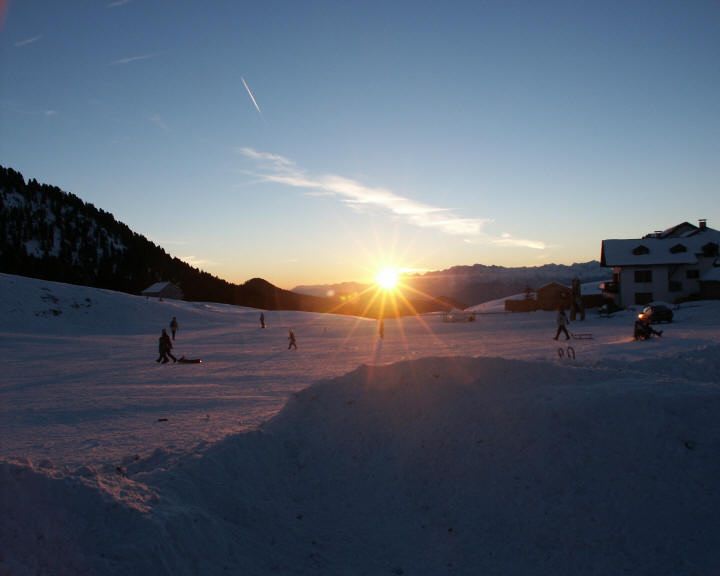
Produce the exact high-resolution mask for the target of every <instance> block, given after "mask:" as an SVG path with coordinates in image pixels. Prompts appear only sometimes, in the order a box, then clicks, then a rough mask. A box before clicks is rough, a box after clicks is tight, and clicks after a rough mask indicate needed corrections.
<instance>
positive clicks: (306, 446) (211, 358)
mask: <svg viewBox="0 0 720 576" xmlns="http://www.w3.org/2000/svg"><path fill="white" fill-rule="evenodd" d="M48 295H52V296H53V297H54V298H56V299H57V301H53V300H48V298H47V296H48ZM86 298H89V299H90V303H91V304H90V305H89V306H87V307H85V308H83V307H82V306H80V307H76V306H75V304H79V305H81V303H82V302H87V301H86V300H85V299H86ZM50 306H52V307H53V308H52V309H55V310H60V311H61V312H60V314H55V313H52V312H51V313H49V314H45V313H43V312H44V311H45V310H46V309H48V308H49V307H50ZM46 307H47V308H46ZM11 312H12V313H11ZM111 314H112V315H114V316H113V320H112V321H109V322H108V321H106V319H105V316H106V315H111ZM173 315H175V316H177V317H178V320H179V321H180V325H181V327H180V332H179V334H178V340H177V341H176V352H177V353H178V354H181V353H186V354H188V355H201V356H202V357H203V359H204V360H205V362H204V363H203V364H201V365H194V366H180V365H172V364H170V365H165V366H160V365H157V364H156V363H155V362H154V359H155V353H156V338H157V333H158V332H159V329H160V327H162V326H165V325H167V322H168V321H169V319H170V318H171V317H172V316H173ZM258 315H259V313H258V312H257V311H255V310H251V309H240V308H233V307H226V306H217V305H203V304H192V303H184V302H169V301H165V302H154V301H145V300H144V299H142V298H136V297H132V296H127V295H124V294H114V293H111V292H101V291H95V290H89V289H83V288H79V287H74V286H66V285H57V284H51V283H46V282H39V281H35V280H29V279H25V278H19V277H11V276H7V275H0V343H2V346H3V349H4V350H3V356H4V357H5V358H9V359H10V361H8V362H7V363H6V364H5V365H4V366H3V369H4V372H3V374H4V376H6V377H4V378H3V379H2V381H1V382H0V411H1V412H0V456H2V458H3V459H4V461H3V462H2V463H0V543H1V545H2V549H1V553H0V574H3V573H9V574H13V575H15V574H18V575H24V574H56V573H64V574H173V575H176V574H224V573H236V574H239V573H241V574H250V575H252V574H273V573H276V574H389V575H392V574H427V575H435V574H568V575H570V574H573V575H574V574H598V575H600V574H602V575H606V574H621V573H623V574H661V575H663V574H667V575H671V574H672V575H682V574H688V575H690V574H713V573H717V572H718V571H720V552H718V550H717V547H716V546H715V543H716V542H717V540H718V538H719V537H720V528H719V527H718V523H717V521H716V518H717V516H718V513H719V512H720V492H719V491H718V490H717V487H716V485H717V480H718V478H720V459H718V458H717V454H718V450H720V418H719V417H718V416H720V385H719V382H720V361H718V358H719V357H720V330H718V328H719V327H720V306H718V303H699V304H694V305H692V306H690V305H688V306H687V307H686V308H681V309H680V310H678V311H677V314H676V318H677V322H676V323H673V324H671V325H668V326H666V327H664V330H665V333H664V336H663V338H661V339H655V340H652V341H648V342H634V341H632V340H631V339H630V337H629V336H630V333H631V330H632V313H631V312H627V313H622V314H620V315H617V316H615V317H613V318H610V319H600V318H597V317H594V316H593V317H589V318H588V320H587V321H586V322H585V323H583V324H582V325H580V324H579V323H578V324H573V325H571V330H573V331H575V332H584V333H592V334H593V336H594V338H593V339H592V340H573V341H571V342H570V343H571V344H572V345H573V346H574V349H575V351H576V353H577V360H574V361H572V360H569V359H568V358H567V355H564V357H563V359H562V360H561V359H559V358H558V355H557V350H558V348H559V347H562V348H563V350H566V344H567V343H565V342H562V343H558V342H555V341H553V340H552V339H551V336H552V335H553V333H554V327H553V315H552V314H551V313H542V312H536V313H532V314H515V315H482V316H480V317H478V320H477V321H476V322H474V323H467V324H444V323H442V321H441V318H440V317H439V316H432V315H431V316H426V317H422V318H416V319H411V318H406V319H403V320H400V321H386V326H385V340H384V341H380V340H379V339H378V337H377V334H376V326H375V324H374V323H373V322H371V321H367V320H357V319H353V318H345V317H334V316H322V315H312V314H302V313H285V314H280V313H277V314H272V315H269V316H268V314H267V313H266V317H267V318H268V322H269V328H268V329H266V330H264V331H263V330H260V328H259V325H258V322H257V316H258ZM289 326H292V327H293V329H294V330H295V332H296V333H297V335H298V344H299V350H298V351H297V352H295V351H287V350H286V349H285V348H286V345H287V341H286V340H285V336H286V329H287V327H289ZM473 356H475V357H473ZM358 365H361V366H359V367H358ZM313 382H314V383H313ZM261 422H262V425H259V424H260V423H261Z"/></svg>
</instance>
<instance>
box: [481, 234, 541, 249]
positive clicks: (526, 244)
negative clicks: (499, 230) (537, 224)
mask: <svg viewBox="0 0 720 576" xmlns="http://www.w3.org/2000/svg"><path fill="white" fill-rule="evenodd" d="M491 242H492V243H493V244H495V245H496V246H512V247H518V248H532V249H533V250H545V249H546V248H547V244H545V242H540V241H538V240H527V239H525V238H515V237H513V236H512V235H511V234H507V233H505V234H503V235H502V236H500V238H494V239H493V240H491Z"/></svg>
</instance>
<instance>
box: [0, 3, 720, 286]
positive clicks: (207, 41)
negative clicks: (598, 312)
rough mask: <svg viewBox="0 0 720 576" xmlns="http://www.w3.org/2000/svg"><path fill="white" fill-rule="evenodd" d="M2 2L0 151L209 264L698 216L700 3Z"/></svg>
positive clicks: (532, 243)
mask: <svg viewBox="0 0 720 576" xmlns="http://www.w3.org/2000/svg"><path fill="white" fill-rule="evenodd" d="M3 11H4V15H2V14H0V23H2V22H3V20H4V23H2V24H0V25H2V30H1V31H0V164H2V165H5V166H9V167H12V168H14V169H16V170H19V171H20V172H22V173H23V174H24V176H25V177H26V178H35V179H37V180H39V181H41V182H47V183H50V184H53V185H57V186H59V187H61V188H62V189H64V190H66V191H68V192H72V193H74V194H76V195H78V196H80V197H81V198H82V199H84V200H85V201H88V202H92V203H93V204H95V205H96V206H97V207H99V208H103V209H104V210H106V211H109V212H111V213H113V214H114V215H115V216H116V218H117V219H118V220H121V221H123V222H125V223H126V224H128V225H129V226H130V227H131V228H132V229H133V230H135V231H137V232H139V233H141V234H144V235H145V236H147V237H148V238H149V239H151V240H153V241H154V242H156V243H158V244H160V245H161V246H163V247H164V248H165V249H166V250H167V251H168V252H169V253H171V254H173V255H175V256H178V257H181V258H183V259H185V260H187V261H188V262H190V263H193V264H194V265H196V266H199V267H201V268H203V269H205V270H208V271H209V272H211V273H213V274H216V275H219V276H221V277H223V278H226V279H228V280H231V281H236V282H242V281H245V280H247V279H249V278H251V277H255V276H261V277H263V278H266V279H267V280H269V281H271V282H273V283H275V284H277V285H279V286H282V287H286V288H291V287H293V286H295V285H297V284H309V283H325V282H335V281H343V280H357V281H365V280H369V279H371V278H372V277H373V276H374V274H375V270H376V268H377V267H378V266H380V265H382V264H394V265H396V266H400V267H404V268H408V269H416V270H426V269H441V268H445V267H449V266H452V265H458V264H474V263H483V264H499V265H506V266H517V265H540V264H544V263H548V262H557V263H572V262H581V261H587V260H591V259H598V258H599V252H600V242H601V240H602V239H603V238H624V237H630V238H631V237H638V236H640V235H641V234H644V233H647V232H650V231H652V230H657V229H662V228H666V227H669V226H671V225H673V224H676V223H678V222H682V221H684V220H688V221H691V222H696V221H697V219H698V218H707V219H708V221H709V225H710V226H712V227H715V228H720V194H718V188H719V186H718V184H719V183H720V2H717V1H705V2H704V1H700V0H698V1H695V0H691V1H688V0H683V1H678V2H660V1H651V2H628V1H622V2H608V1H603V2H581V1H572V2H534V1H529V2H514V1H497V2H481V1H479V0H478V1H473V2H443V3H440V2H422V1H412V2H400V1H394V2H374V1H363V2H359V1H358V2H347V1H344V2H340V1H335V2H305V1H301V0H297V1H286V2H283V1H264V2H241V1H236V0H226V1H221V0H217V1H207V2H204V1H200V0H196V1H191V0H114V1H113V0H95V1H82V0H67V1H63V2H59V1H55V0H46V1H40V0H36V1H34V0H22V1H20V0H15V1H13V0H9V1H4V0H0V12H3ZM248 88H249V89H250V90H251V91H252V94H253V96H251V94H250V92H249V91H248Z"/></svg>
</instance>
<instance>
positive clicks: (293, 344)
mask: <svg viewBox="0 0 720 576" xmlns="http://www.w3.org/2000/svg"><path fill="white" fill-rule="evenodd" d="M290 348H294V349H295V350H297V342H296V341H295V332H293V331H292V330H288V350H290Z"/></svg>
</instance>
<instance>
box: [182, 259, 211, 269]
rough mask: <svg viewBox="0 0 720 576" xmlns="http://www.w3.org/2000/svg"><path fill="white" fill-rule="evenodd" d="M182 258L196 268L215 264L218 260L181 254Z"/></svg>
mask: <svg viewBox="0 0 720 576" xmlns="http://www.w3.org/2000/svg"><path fill="white" fill-rule="evenodd" d="M180 260H182V261H183V262H186V263H187V264H190V266H195V268H198V267H200V266H213V265H215V264H217V262H213V261H212V260H205V259H203V258H196V257H195V256H180Z"/></svg>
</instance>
